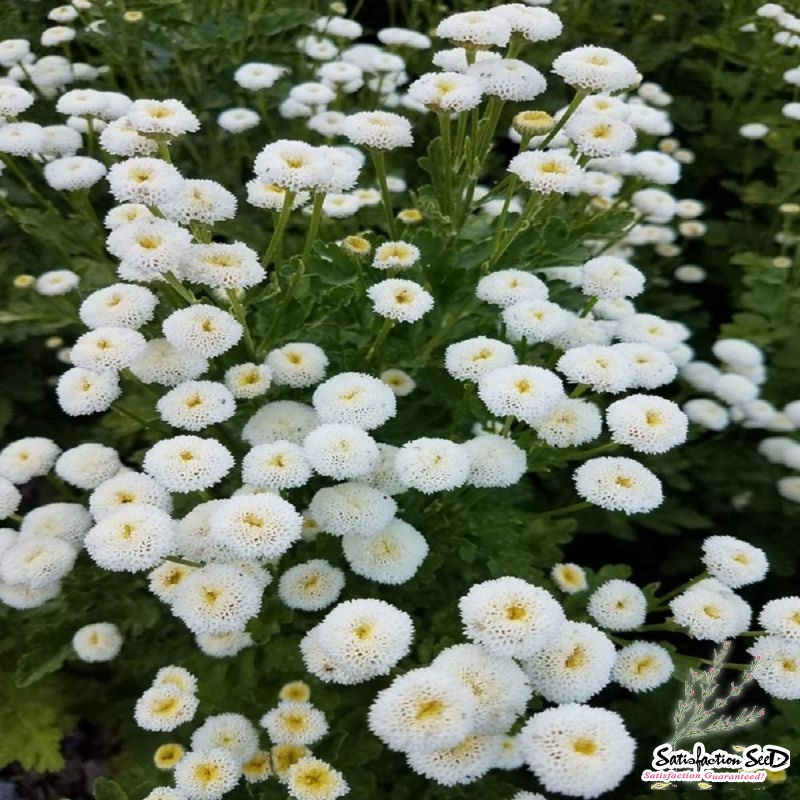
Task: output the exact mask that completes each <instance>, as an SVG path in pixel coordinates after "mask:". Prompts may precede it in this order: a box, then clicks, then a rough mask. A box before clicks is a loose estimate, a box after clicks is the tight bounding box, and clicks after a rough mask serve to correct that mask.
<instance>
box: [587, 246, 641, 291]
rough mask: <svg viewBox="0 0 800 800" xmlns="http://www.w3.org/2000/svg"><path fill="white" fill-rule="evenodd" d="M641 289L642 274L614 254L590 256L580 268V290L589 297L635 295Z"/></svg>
mask: <svg viewBox="0 0 800 800" xmlns="http://www.w3.org/2000/svg"><path fill="white" fill-rule="evenodd" d="M643 290H644V275H643V274H642V273H641V272H640V271H639V270H638V269H636V267H634V266H633V265H631V264H629V263H628V262H627V261H624V260H623V259H621V258H617V257H616V256H598V257H597V258H592V259H590V260H589V261H587V262H586V263H585V264H584V265H583V269H582V270H581V291H582V292H583V293H584V294H585V295H589V296H591V297H600V298H604V299H608V300H614V299H617V298H620V297H636V296H637V295H639V294H641V293H642V291H643Z"/></svg>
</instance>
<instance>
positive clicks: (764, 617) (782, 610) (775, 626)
mask: <svg viewBox="0 0 800 800" xmlns="http://www.w3.org/2000/svg"><path fill="white" fill-rule="evenodd" d="M758 622H759V624H760V625H761V626H762V627H763V628H764V630H765V631H767V633H772V634H774V635H775V636H782V637H783V638H784V639H789V640H790V641H793V642H800V597H779V598H778V599H777V600H770V601H769V602H767V603H765V604H764V607H763V608H762V609H761V613H760V614H759V615H758Z"/></svg>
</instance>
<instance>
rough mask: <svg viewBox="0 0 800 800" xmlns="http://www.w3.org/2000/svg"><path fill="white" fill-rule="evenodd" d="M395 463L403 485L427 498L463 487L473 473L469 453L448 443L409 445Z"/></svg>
mask: <svg viewBox="0 0 800 800" xmlns="http://www.w3.org/2000/svg"><path fill="white" fill-rule="evenodd" d="M394 463H395V473H396V475H397V477H398V479H399V480H400V482H401V483H404V484H405V485H406V486H408V487H410V488H413V489H418V490H419V491H421V492H423V493H425V494H432V493H433V492H442V491H448V490H450V489H455V488H457V487H459V486H462V485H463V484H464V483H465V482H466V480H467V477H468V476H469V473H470V462H469V455H468V453H467V451H466V450H465V449H464V448H463V447H461V446H460V445H458V444H456V443H455V442H451V441H449V440H448V439H436V438H425V437H423V438H421V439H414V440H413V441H410V442H407V443H406V444H404V445H403V446H402V447H401V448H400V450H399V452H398V453H397V455H396V456H395V462H394Z"/></svg>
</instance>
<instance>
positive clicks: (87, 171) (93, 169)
mask: <svg viewBox="0 0 800 800" xmlns="http://www.w3.org/2000/svg"><path fill="white" fill-rule="evenodd" d="M105 174H106V168H105V165H104V164H103V163H102V162H101V161H97V160H96V159H94V158H88V157H87V156H64V157H63V158H57V159H55V160H53V161H50V162H48V163H47V164H45V167H44V177H45V180H46V181H47V184H48V186H50V188H51V189H56V190H57V191H68V192H74V191H77V190H78V189H88V188H89V187H91V186H94V185H95V184H96V183H97V181H99V180H100V179H101V178H102V177H103V176H104V175H105Z"/></svg>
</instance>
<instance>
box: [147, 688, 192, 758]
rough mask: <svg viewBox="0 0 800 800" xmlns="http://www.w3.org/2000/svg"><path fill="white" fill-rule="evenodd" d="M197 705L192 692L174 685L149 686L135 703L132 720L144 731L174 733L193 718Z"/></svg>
mask: <svg viewBox="0 0 800 800" xmlns="http://www.w3.org/2000/svg"><path fill="white" fill-rule="evenodd" d="M198 705H199V701H198V699H197V698H196V697H195V696H194V694H193V693H192V692H187V691H184V690H182V689H179V688H178V687H177V686H174V685H159V686H151V687H150V688H149V689H147V690H146V691H145V692H144V693H143V694H142V696H141V697H140V698H139V699H138V700H137V701H136V707H135V708H134V712H133V718H134V719H135V720H136V724H137V725H138V726H139V727H140V728H142V729H143V730H146V731H159V732H166V731H174V730H175V728H177V727H178V726H180V725H183V724H184V723H185V722H189V721H190V720H191V719H193V718H194V715H195V713H196V712H197V706H198ZM181 760H183V759H181ZM178 763H180V762H178Z"/></svg>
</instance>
